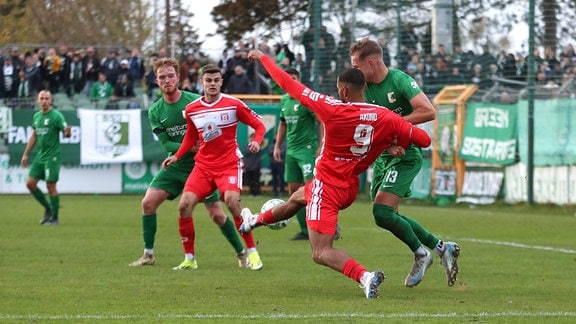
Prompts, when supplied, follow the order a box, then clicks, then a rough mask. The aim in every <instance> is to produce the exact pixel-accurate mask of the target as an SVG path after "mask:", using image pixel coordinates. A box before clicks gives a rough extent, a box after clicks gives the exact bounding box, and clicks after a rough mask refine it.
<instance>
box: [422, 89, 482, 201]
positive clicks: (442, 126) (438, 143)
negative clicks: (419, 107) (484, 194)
mask: <svg viewBox="0 0 576 324" xmlns="http://www.w3.org/2000/svg"><path fill="white" fill-rule="evenodd" d="M476 90H477V87H476V86H474V85H472V86H470V85H456V86H446V87H444V88H443V89H442V90H441V91H440V92H439V93H438V94H437V95H436V96H435V97H434V99H433V100H432V103H433V105H434V108H435V109H436V113H437V117H436V119H435V120H434V127H433V137H432V138H433V142H432V145H433V149H432V175H431V180H432V181H431V186H432V187H431V190H430V196H431V197H432V198H433V199H434V200H436V201H437V202H438V203H440V204H441V203H442V202H446V203H449V202H451V201H453V200H454V199H455V198H456V197H458V196H459V195H460V194H461V193H462V185H463V183H464V172H465V171H466V170H465V169H466V167H465V163H464V160H462V159H461V158H459V156H458V151H459V149H460V145H461V143H462V134H463V130H464V123H465V120H466V102H467V101H468V99H469V98H470V97H471V96H472V95H473V94H474V92H476Z"/></svg>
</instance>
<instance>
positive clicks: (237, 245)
mask: <svg viewBox="0 0 576 324" xmlns="http://www.w3.org/2000/svg"><path fill="white" fill-rule="evenodd" d="M220 231H221V232H222V235H224V237H225V238H226V240H228V242H230V244H231V245H232V247H233V248H234V250H236V254H238V253H242V251H244V246H242V242H241V241H240V237H239V236H238V233H237V232H236V227H234V223H233V222H232V221H231V220H230V218H228V217H226V223H224V225H222V226H220Z"/></svg>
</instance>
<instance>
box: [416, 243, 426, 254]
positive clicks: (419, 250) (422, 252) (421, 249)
mask: <svg viewBox="0 0 576 324" xmlns="http://www.w3.org/2000/svg"><path fill="white" fill-rule="evenodd" d="M426 254H428V252H427V251H426V249H425V248H424V246H422V245H420V247H419V248H418V250H416V252H414V255H426Z"/></svg>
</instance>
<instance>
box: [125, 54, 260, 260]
mask: <svg viewBox="0 0 576 324" xmlns="http://www.w3.org/2000/svg"><path fill="white" fill-rule="evenodd" d="M153 67H154V72H155V75H156V83H157V84H158V86H159V88H160V90H161V91H162V94H163V96H162V98H160V99H159V100H158V101H156V102H155V103H154V104H153V105H152V107H150V110H149V111H148V118H149V120H150V126H151V128H152V131H153V132H154V134H156V136H158V140H159V142H160V144H162V147H163V148H164V149H165V150H166V152H168V154H173V153H174V152H176V151H178V148H180V143H181V142H182V138H183V137H184V133H185V132H186V120H185V119H184V116H183V114H182V113H183V111H184V109H185V108H186V105H187V104H189V103H190V102H192V101H194V100H196V99H198V98H200V95H197V94H195V93H191V92H186V91H180V90H179V89H178V72H177V71H179V69H178V61H176V60H175V59H173V58H160V59H158V60H156V61H154V63H153ZM193 167H194V152H193V151H189V152H188V153H186V154H185V155H184V156H183V157H182V159H180V160H179V161H178V162H177V163H174V164H172V165H170V167H168V168H167V169H166V170H160V171H158V173H157V174H156V176H154V179H152V181H151V182H150V186H149V187H148V189H147V190H146V194H145V195H144V198H143V199H142V235H143V237H144V254H143V255H142V257H140V259H138V260H136V261H134V262H132V263H130V264H129V265H130V266H133V267H134V266H144V265H154V263H155V261H156V258H155V256H154V241H155V237H156V227H157V217H156V212H157V210H158V207H159V206H160V205H161V204H162V203H163V202H164V201H166V200H173V199H175V198H176V197H178V196H179V195H180V193H182V190H183V189H184V183H185V179H186V178H187V177H188V175H189V174H190V172H191V171H192V168H193ZM219 200H220V199H219V194H218V192H217V191H216V192H214V193H213V194H211V195H210V196H208V197H207V198H206V199H204V205H205V206H206V209H207V211H208V215H209V216H210V218H211V219H212V221H213V222H214V223H215V224H216V225H217V226H218V227H219V228H220V231H221V232H222V234H223V235H224V237H226V239H227V240H228V241H229V242H230V244H231V245H232V247H233V248H234V250H235V251H236V254H237V257H238V263H239V266H240V267H249V266H250V264H249V262H248V256H247V253H246V252H245V251H244V247H243V246H242V242H241V241H240V237H239V235H238V233H237V231H236V228H235V226H234V223H232V221H231V220H230V219H229V218H228V217H226V215H225V214H224V212H223V211H222V207H221V206H220V203H219ZM179 231H180V235H181V237H182V238H183V239H182V246H183V248H184V255H185V259H184V261H183V262H182V263H181V264H180V265H178V266H177V267H175V268H174V270H183V269H196V268H197V267H198V263H197V261H196V258H195V256H194V254H195V250H194V235H192V234H193V233H194V232H195V230H194V223H193V222H192V221H189V220H182V219H181V218H180V219H179Z"/></svg>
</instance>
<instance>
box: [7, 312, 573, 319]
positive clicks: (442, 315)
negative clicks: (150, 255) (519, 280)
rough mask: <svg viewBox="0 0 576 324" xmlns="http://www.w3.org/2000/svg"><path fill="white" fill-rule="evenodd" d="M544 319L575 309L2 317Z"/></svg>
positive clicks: (566, 313) (566, 315) (9, 317)
mask: <svg viewBox="0 0 576 324" xmlns="http://www.w3.org/2000/svg"><path fill="white" fill-rule="evenodd" d="M470 317H472V318H479V317H480V318H506V317H514V318H523V317H528V318H534V317H538V318H544V317H566V318H569V317H576V313H575V312H535V313H529V312H502V313H501V312H498V313H488V312H482V313H461V314H459V313H436V314H432V313H392V314H364V313H320V314H272V315H265V314H260V315H259V314H253V315H231V314H158V315H109V314H108V315H95V314H92V315H88V314H86V315H9V314H0V320H86V319H94V320H114V319H136V320H139V319H147V320H150V319H152V320H154V319H156V320H158V319H231V320H238V319H269V320H274V319H320V318H331V319H350V318H358V319H361V318H381V319H386V318H396V319H417V318H453V319H464V318H470Z"/></svg>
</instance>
